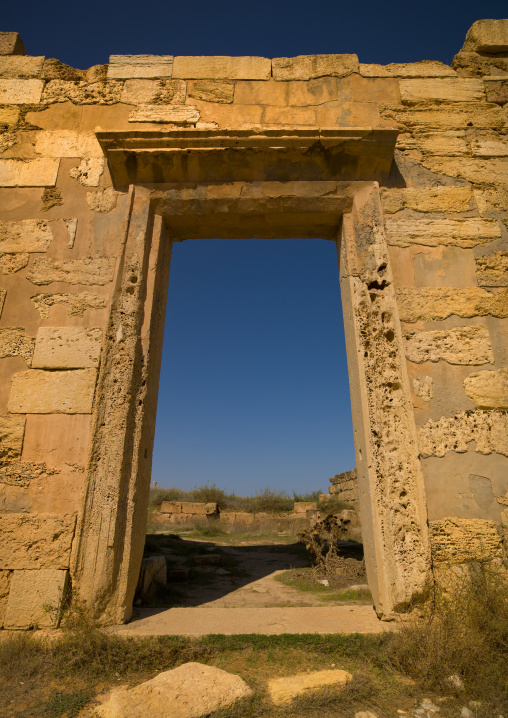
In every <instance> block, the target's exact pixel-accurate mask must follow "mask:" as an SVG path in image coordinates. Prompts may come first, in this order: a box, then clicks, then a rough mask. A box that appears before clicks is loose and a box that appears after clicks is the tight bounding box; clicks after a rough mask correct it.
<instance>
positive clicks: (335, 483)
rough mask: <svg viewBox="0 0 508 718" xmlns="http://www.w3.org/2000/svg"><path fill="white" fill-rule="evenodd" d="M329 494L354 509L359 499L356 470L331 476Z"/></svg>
mask: <svg viewBox="0 0 508 718" xmlns="http://www.w3.org/2000/svg"><path fill="white" fill-rule="evenodd" d="M329 494H330V495H331V496H333V497H334V498H337V499H339V501H344V502H345V503H347V504H351V505H352V506H354V507H356V506H357V505H358V501H359V499H360V492H359V489H358V476H357V475H356V469H351V470H350V471H343V472H342V473H341V474H335V476H331V477H330V488H329Z"/></svg>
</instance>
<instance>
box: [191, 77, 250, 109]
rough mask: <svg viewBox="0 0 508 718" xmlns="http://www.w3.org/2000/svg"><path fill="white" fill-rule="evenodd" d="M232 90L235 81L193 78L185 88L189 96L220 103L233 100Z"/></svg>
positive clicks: (233, 90) (233, 89)
mask: <svg viewBox="0 0 508 718" xmlns="http://www.w3.org/2000/svg"><path fill="white" fill-rule="evenodd" d="M263 87H264V85H263ZM234 92H235V83H234V82H231V80H195V81H194V82H189V88H188V90H187V94H188V96H189V97H194V98H195V99H197V100H204V101H205V102H219V103H221V104H228V103H230V102H233V95H234ZM248 104H249V103H248Z"/></svg>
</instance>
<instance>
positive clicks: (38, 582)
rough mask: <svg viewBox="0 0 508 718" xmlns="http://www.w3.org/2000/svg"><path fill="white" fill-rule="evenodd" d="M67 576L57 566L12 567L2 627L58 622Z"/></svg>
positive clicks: (34, 625)
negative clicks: (18, 568) (41, 567)
mask: <svg viewBox="0 0 508 718" xmlns="http://www.w3.org/2000/svg"><path fill="white" fill-rule="evenodd" d="M68 578H69V572H68V571H62V570H58V569H47V568H46V569H39V570H38V571H34V570H16V571H13V574H12V579H11V584H10V590H9V598H8V601H7V606H6V609H5V618H4V628H15V629H22V628H24V629H27V628H54V627H56V626H58V623H59V621H60V615H61V610H62V603H63V601H64V597H65V589H66V586H67V582H68Z"/></svg>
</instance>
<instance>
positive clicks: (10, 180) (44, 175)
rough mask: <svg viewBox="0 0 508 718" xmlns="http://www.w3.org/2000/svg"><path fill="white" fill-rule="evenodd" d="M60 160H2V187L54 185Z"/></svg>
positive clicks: (0, 174) (0, 182)
mask: <svg viewBox="0 0 508 718" xmlns="http://www.w3.org/2000/svg"><path fill="white" fill-rule="evenodd" d="M59 165H60V160H57V159H36V160H0V187H54V186H55V184H56V178H57V175H58V167H59Z"/></svg>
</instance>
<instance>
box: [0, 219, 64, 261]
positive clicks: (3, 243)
mask: <svg viewBox="0 0 508 718" xmlns="http://www.w3.org/2000/svg"><path fill="white" fill-rule="evenodd" d="M52 239H53V232H52V231H51V228H50V226H49V223H48V222H45V221H44V220H42V219H22V220H19V221H18V222H2V221H0V252H8V253H12V252H45V251H46V250H47V249H48V247H49V245H50V243H51V240H52Z"/></svg>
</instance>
